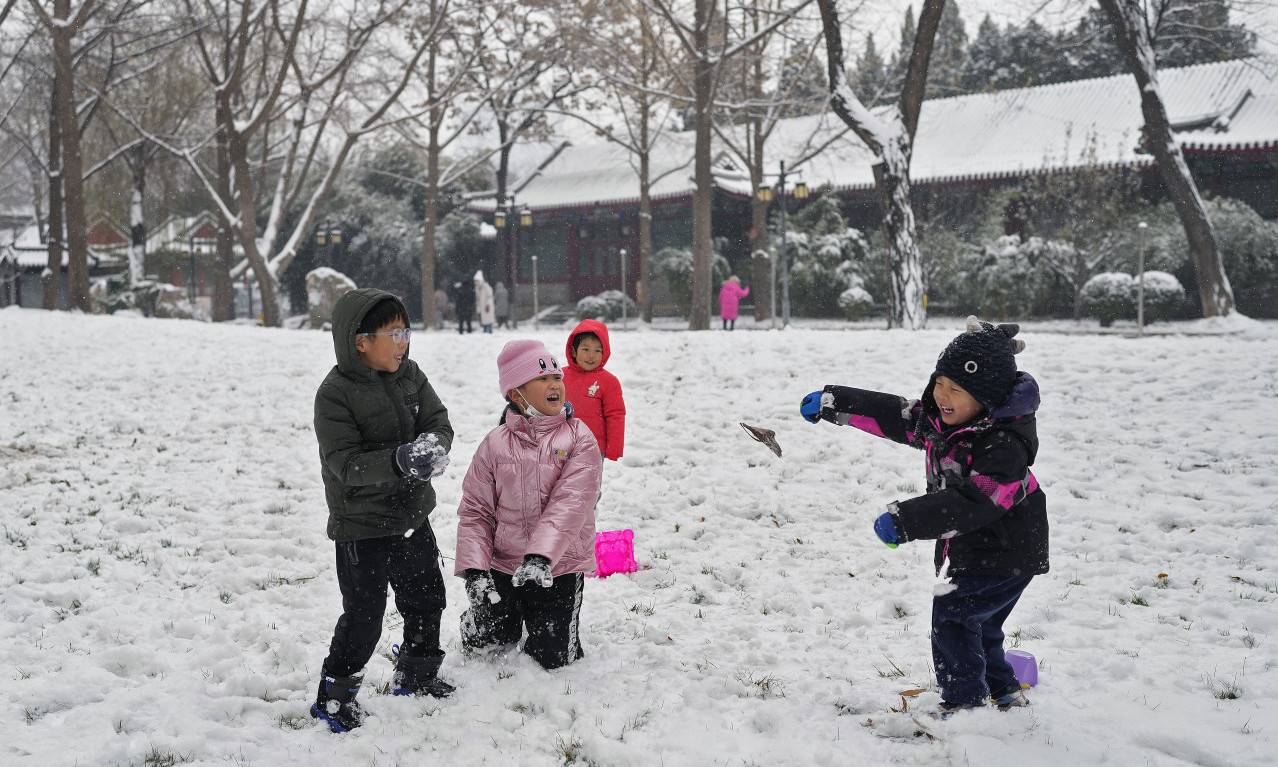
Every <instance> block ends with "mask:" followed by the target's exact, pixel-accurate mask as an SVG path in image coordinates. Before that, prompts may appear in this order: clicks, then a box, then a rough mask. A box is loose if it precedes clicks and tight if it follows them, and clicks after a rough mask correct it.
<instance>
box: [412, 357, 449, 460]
mask: <svg viewBox="0 0 1278 767" xmlns="http://www.w3.org/2000/svg"><path fill="white" fill-rule="evenodd" d="M416 432H417V435H418V436H420V435H422V434H427V433H434V434H435V435H436V436H438V437H439V444H441V445H443V446H444V449H445V450H449V451H451V450H452V449H453V425H452V424H451V423H450V422H449V420H448V409H447V408H445V407H444V403H443V402H442V401H440V399H439V395H438V394H436V393H435V389H434V387H432V386H431V385H430V381H428V380H426V374H425V373H423V372H421V370H420V369H419V370H418V371H417V423H416Z"/></svg>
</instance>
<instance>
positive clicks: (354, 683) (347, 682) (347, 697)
mask: <svg viewBox="0 0 1278 767" xmlns="http://www.w3.org/2000/svg"><path fill="white" fill-rule="evenodd" d="M363 681H364V674H363V673H359V674H352V675H351V676H337V677H334V676H329V675H328V674H326V673H322V674H320V682H319V692H318V693H317V694H316V696H315V703H314V704H313V705H312V706H311V716H312V717H314V718H316V719H322V720H324V722H325V723H326V724H328V726H329V729H331V730H332V731H333V732H348V731H350V730H353V729H355V728H356V727H359V726H360V725H361V724H363V723H364V709H363V708H361V707H360V705H359V702H358V701H356V700H355V696H356V695H357V694H359V686H360V683H361V682H363Z"/></svg>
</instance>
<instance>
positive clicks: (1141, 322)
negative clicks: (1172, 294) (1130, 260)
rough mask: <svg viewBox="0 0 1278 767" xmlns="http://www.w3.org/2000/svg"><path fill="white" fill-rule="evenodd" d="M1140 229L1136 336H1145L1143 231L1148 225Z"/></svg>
mask: <svg viewBox="0 0 1278 767" xmlns="http://www.w3.org/2000/svg"><path fill="white" fill-rule="evenodd" d="M1136 227H1137V228H1138V229H1140V255H1139V256H1138V262H1139V266H1138V267H1137V271H1139V272H1140V283H1139V284H1138V285H1137V287H1136V335H1138V336H1143V335H1145V230H1146V229H1148V228H1149V225H1148V224H1146V223H1145V222H1144V221H1142V222H1140V223H1139V224H1137V225H1136Z"/></svg>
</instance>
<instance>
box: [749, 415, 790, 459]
mask: <svg viewBox="0 0 1278 767" xmlns="http://www.w3.org/2000/svg"><path fill="white" fill-rule="evenodd" d="M741 428H743V429H745V430H746V434H749V435H750V436H751V437H752V438H753V439H754V441H755V442H762V443H763V444H765V445H767V446H768V449H769V450H771V451H772V452H774V453H776V454H777V457H778V458H780V457H781V446H780V445H778V444H777V433H776V432H775V431H773V430H771V429H760V428H759V427H758V426H751V425H750V424H748V423H743V424H741Z"/></svg>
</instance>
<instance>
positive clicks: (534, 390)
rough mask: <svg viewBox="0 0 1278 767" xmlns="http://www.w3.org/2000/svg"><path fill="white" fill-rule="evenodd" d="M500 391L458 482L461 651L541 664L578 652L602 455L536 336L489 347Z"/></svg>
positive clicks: (550, 665)
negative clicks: (516, 653)
mask: <svg viewBox="0 0 1278 767" xmlns="http://www.w3.org/2000/svg"><path fill="white" fill-rule="evenodd" d="M497 372H498V377H499V379H500V383H499V386H500V388H501V391H502V394H503V395H504V396H505V397H506V404H507V407H506V410H505V412H504V413H503V414H502V422H501V424H500V425H499V426H498V427H497V428H495V429H493V430H492V431H490V432H489V433H488V435H487V436H485V437H484V439H483V441H482V442H480V443H479V447H478V448H476V450H475V456H474V458H473V459H472V460H471V464H470V469H469V470H468V471H467V472H466V478H465V479H464V480H462V500H461V504H460V506H459V507H458V509H457V516H458V518H459V521H458V523H457V560H456V570H455V574H456V575H459V576H462V577H464V578H465V579H466V596H467V598H468V599H469V600H470V608H469V609H468V610H466V612H465V613H463V614H462V619H461V639H462V649H463V650H464V651H466V652H467V653H469V654H475V653H476V652H477V651H481V650H485V649H488V648H493V647H513V646H514V645H515V644H516V643H517V642H518V641H519V640H520V638H521V637H522V636H523V635H524V631H525V630H527V633H528V638H527V640H526V641H525V642H524V652H525V653H527V654H528V655H530V656H532V658H533V659H534V660H536V661H537V662H538V663H540V664H541V665H542V667H543V668H546V669H554V668H559V667H561V666H566V665H568V664H569V663H572V662H573V661H575V660H577V659H578V658H581V657H582V656H583V655H584V653H583V652H582V649H581V639H580V637H579V636H578V620H579V616H580V613H581V596H582V589H583V587H584V585H585V575H586V574H587V573H594V572H595V511H594V508H595V499H596V498H598V497H599V487H600V478H601V476H602V469H603V458H602V456H601V455H600V453H599V444H598V443H597V442H596V441H595V437H594V435H593V434H591V432H590V428H589V427H587V426H586V425H585V424H584V423H582V422H581V421H579V420H577V419H576V418H573V416H572V406H571V405H568V404H567V403H566V402H565V399H564V383H563V372H562V370H561V368H560V365H559V360H558V359H557V358H556V357H555V356H554V355H552V354H551V353H550V351H549V350H547V349H546V347H545V345H543V344H542V343H541V342H540V341H530V340H521V341H511V342H509V343H507V344H506V346H505V347H504V348H503V349H502V350H501V353H500V354H499V355H498V356H497Z"/></svg>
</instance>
